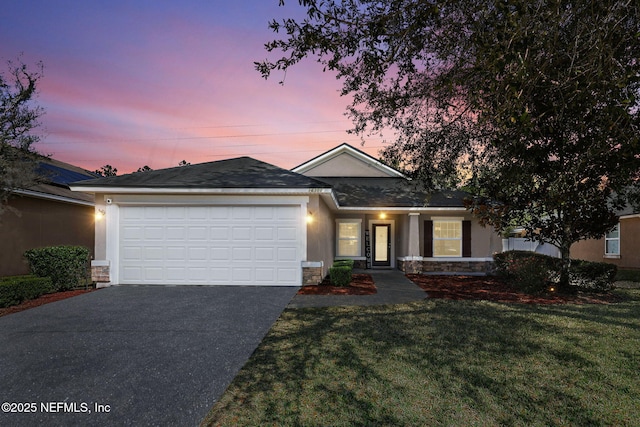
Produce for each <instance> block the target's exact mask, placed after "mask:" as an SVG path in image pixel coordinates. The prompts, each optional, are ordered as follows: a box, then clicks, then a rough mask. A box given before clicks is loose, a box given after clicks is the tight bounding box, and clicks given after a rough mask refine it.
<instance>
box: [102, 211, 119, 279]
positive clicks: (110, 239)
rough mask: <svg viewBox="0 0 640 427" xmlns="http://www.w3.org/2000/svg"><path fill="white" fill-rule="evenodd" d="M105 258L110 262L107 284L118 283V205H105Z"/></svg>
mask: <svg viewBox="0 0 640 427" xmlns="http://www.w3.org/2000/svg"><path fill="white" fill-rule="evenodd" d="M105 216H106V220H107V221H106V227H105V233H106V242H105V245H106V254H107V256H106V258H107V260H108V261H110V262H111V269H110V272H109V273H110V275H109V279H111V281H110V282H109V284H114V283H115V284H118V283H120V206H118V205H116V204H111V205H106V212H105Z"/></svg>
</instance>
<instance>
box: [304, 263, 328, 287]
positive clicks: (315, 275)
mask: <svg viewBox="0 0 640 427" xmlns="http://www.w3.org/2000/svg"><path fill="white" fill-rule="evenodd" d="M323 265H324V264H323V263H322V262H303V263H302V286H307V285H319V284H320V283H321V282H322V279H323V278H324V277H323V276H322V270H323V269H324V268H323Z"/></svg>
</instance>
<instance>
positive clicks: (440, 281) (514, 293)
mask: <svg viewBox="0 0 640 427" xmlns="http://www.w3.org/2000/svg"><path fill="white" fill-rule="evenodd" d="M407 277H408V278H409V279H410V280H411V281H413V282H414V283H415V284H416V285H418V286H420V288H422V289H424V290H425V291H426V292H427V294H428V296H429V298H443V299H452V300H486V301H496V302H512V303H519V304H567V303H571V304H610V303H614V302H619V301H621V298H620V297H619V296H616V295H613V294H610V293H604V294H587V293H578V294H577V295H561V294H557V293H551V292H549V293H546V294H542V295H529V294H525V293H523V292H520V291H518V290H517V289H516V288H514V287H513V286H512V285H510V284H508V283H506V282H505V281H504V280H502V279H500V278H498V277H485V276H424V275H421V274H407Z"/></svg>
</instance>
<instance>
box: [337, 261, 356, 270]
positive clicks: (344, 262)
mask: <svg viewBox="0 0 640 427" xmlns="http://www.w3.org/2000/svg"><path fill="white" fill-rule="evenodd" d="M353 264H354V261H353V260H352V259H336V260H334V261H333V266H334V267H341V266H347V267H349V268H351V269H353Z"/></svg>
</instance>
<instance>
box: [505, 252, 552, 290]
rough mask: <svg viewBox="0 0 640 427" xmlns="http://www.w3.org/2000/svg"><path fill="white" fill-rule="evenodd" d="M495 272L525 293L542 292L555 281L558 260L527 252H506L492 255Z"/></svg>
mask: <svg viewBox="0 0 640 427" xmlns="http://www.w3.org/2000/svg"><path fill="white" fill-rule="evenodd" d="M494 260H495V266H496V272H497V273H498V274H499V275H501V276H503V277H505V278H507V279H509V280H510V281H511V282H512V283H513V284H514V285H515V286H516V287H517V288H518V289H521V290H522V291H524V292H527V293H533V294H536V293H541V292H544V291H545V290H546V289H547V288H548V287H549V284H551V283H553V282H555V281H557V279H558V278H559V271H560V260H559V259H557V258H553V257H550V256H548V255H542V254H537V253H535V252H527V251H507V252H502V253H499V254H495V255H494Z"/></svg>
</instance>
